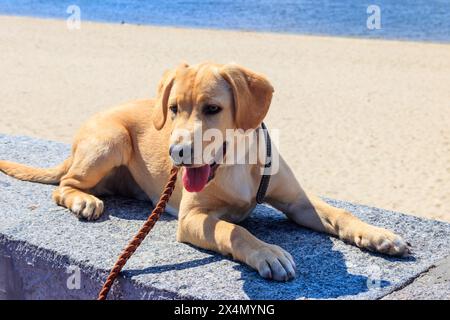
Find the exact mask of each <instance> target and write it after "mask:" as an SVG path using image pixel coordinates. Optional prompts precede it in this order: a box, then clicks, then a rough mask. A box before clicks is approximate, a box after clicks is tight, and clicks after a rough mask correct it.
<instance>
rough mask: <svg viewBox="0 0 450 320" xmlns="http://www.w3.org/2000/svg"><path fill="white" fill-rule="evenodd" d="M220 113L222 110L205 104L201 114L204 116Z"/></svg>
mask: <svg viewBox="0 0 450 320" xmlns="http://www.w3.org/2000/svg"><path fill="white" fill-rule="evenodd" d="M220 111H222V108H221V107H219V106H216V105H214V104H207V105H206V106H204V107H203V113H204V114H206V115H212V114H216V113H219V112H220Z"/></svg>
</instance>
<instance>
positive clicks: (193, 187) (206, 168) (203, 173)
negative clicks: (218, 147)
mask: <svg viewBox="0 0 450 320" xmlns="http://www.w3.org/2000/svg"><path fill="white" fill-rule="evenodd" d="M225 146H226V145H225V144H224V145H223V150H222V155H223V156H225V152H226V149H225ZM222 155H221V157H222ZM218 167H219V164H218V163H217V162H216V161H213V162H212V163H211V164H205V165H203V166H201V167H184V170H183V177H182V181H183V186H184V188H185V189H186V191H189V192H200V191H202V190H203V189H204V188H205V186H206V185H207V184H208V182H209V181H211V180H212V179H214V176H215V174H216V171H217V168H218Z"/></svg>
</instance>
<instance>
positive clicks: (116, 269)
mask: <svg viewBox="0 0 450 320" xmlns="http://www.w3.org/2000/svg"><path fill="white" fill-rule="evenodd" d="M177 174H178V168H177V167H173V168H172V170H171V171H170V177H169V181H168V182H167V184H166V186H165V187H164V191H163V192H162V194H161V197H160V198H159V201H158V203H157V204H156V207H155V209H153V211H152V213H151V214H150V215H149V216H148V218H147V221H145V223H144V225H143V226H142V227H141V229H139V231H138V233H137V234H136V235H135V236H134V238H133V239H132V240H131V241H130V242H129V243H128V245H127V246H126V248H125V249H124V250H123V251H122V253H121V255H120V256H119V258H118V259H117V261H116V263H115V264H114V266H113V268H112V269H111V271H110V273H109V276H108V278H107V279H106V281H105V284H104V285H103V287H102V290H101V291H100V293H99V294H98V298H97V300H106V296H107V295H108V292H109V290H110V289H111V286H112V285H113V283H114V280H116V278H117V277H118V276H119V273H120V271H121V270H122V268H123V266H124V265H125V263H127V261H128V259H130V257H131V256H132V255H133V253H134V252H135V251H136V249H137V248H138V247H139V245H140V244H141V242H142V241H143V240H144V239H145V237H146V236H147V235H148V233H149V232H150V230H152V229H153V226H154V225H155V223H156V221H158V219H159V217H160V216H161V214H162V213H163V212H164V209H165V208H166V204H167V202H169V198H170V196H171V195H172V192H173V190H174V189H175V183H176V181H177Z"/></svg>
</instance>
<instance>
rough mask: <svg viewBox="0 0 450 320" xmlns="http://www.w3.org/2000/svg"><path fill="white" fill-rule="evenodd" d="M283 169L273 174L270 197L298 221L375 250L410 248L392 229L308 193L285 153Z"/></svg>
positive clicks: (388, 251) (387, 251)
mask: <svg viewBox="0 0 450 320" xmlns="http://www.w3.org/2000/svg"><path fill="white" fill-rule="evenodd" d="M279 169H280V170H279V171H278V172H277V173H276V174H274V175H273V176H272V179H271V185H270V188H269V191H268V195H267V199H268V202H269V203H270V204H271V205H273V206H274V207H275V208H277V209H279V210H281V211H283V213H285V214H286V215H287V216H288V217H289V218H291V219H292V220H293V221H295V222H296V223H297V224H299V225H301V226H305V227H308V228H311V229H313V230H317V231H320V232H326V233H329V234H332V235H335V236H337V237H339V238H340V239H342V240H344V241H346V242H349V243H352V244H355V245H357V246H358V247H361V248H365V249H369V250H372V251H377V252H381V253H385V254H389V255H396V256H403V255H407V254H408V253H409V252H410V248H409V244H408V243H407V242H406V241H404V240H403V239H402V238H401V237H400V236H398V235H396V234H395V233H393V232H392V231H389V230H386V229H384V228H379V227H376V226H373V225H370V224H368V223H365V222H363V221H361V220H360V219H358V218H357V217H355V216H353V215H352V214H351V213H350V212H348V211H345V210H343V209H340V208H336V207H333V206H331V205H329V204H328V203H326V202H325V201H323V200H321V199H320V198H319V197H316V196H313V195H311V194H307V193H306V192H305V191H304V190H303V189H302V188H301V187H300V185H299V183H298V181H297V180H296V179H295V176H294V174H293V173H292V171H291V170H290V168H289V167H288V166H287V164H286V163H285V162H284V161H283V159H282V158H281V157H280V167H279Z"/></svg>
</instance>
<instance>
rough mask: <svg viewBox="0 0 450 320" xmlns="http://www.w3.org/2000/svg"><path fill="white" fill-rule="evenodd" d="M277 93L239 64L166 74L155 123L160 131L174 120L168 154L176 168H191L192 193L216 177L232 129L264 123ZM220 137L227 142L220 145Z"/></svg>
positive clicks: (186, 177)
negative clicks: (226, 139)
mask: <svg viewBox="0 0 450 320" xmlns="http://www.w3.org/2000/svg"><path fill="white" fill-rule="evenodd" d="M272 93H273V87H272V85H271V84H270V82H269V81H268V80H267V79H266V78H265V77H264V76H262V75H260V74H257V73H255V72H253V71H250V70H248V69H246V68H243V67H241V66H238V65H235V64H226V65H218V64H213V63H202V64H199V65H195V66H188V65H186V64H183V65H180V66H179V67H178V68H176V69H174V70H169V71H167V72H166V73H165V74H164V76H163V78H162V80H161V82H160V84H159V87H158V97H157V101H156V106H155V107H156V108H157V109H156V111H155V115H154V118H153V122H154V126H155V128H156V129H158V130H160V129H161V128H162V127H163V126H165V125H168V124H167V122H168V121H167V119H168V118H171V121H170V122H171V124H170V125H171V130H172V134H171V138H170V146H168V151H169V153H170V155H171V157H172V159H173V161H174V163H175V164H177V165H183V166H184V167H185V171H184V174H183V182H184V186H185V188H186V190H188V191H196V192H198V191H200V190H202V189H203V187H204V186H205V185H206V183H207V182H208V181H209V180H211V178H212V177H213V176H214V171H215V169H216V168H217V163H218V161H217V160H218V157H221V156H222V155H223V153H224V151H225V150H224V149H225V147H226V144H225V142H224V141H225V137H226V133H227V130H228V129H242V130H249V129H255V128H257V127H258V126H259V125H260V124H261V122H262V120H263V119H264V117H265V116H266V114H267V111H268V109H269V106H270V102H271V100H272ZM218 136H221V137H223V140H222V141H217V137H218ZM198 150H201V152H197V151H198ZM205 155H210V159H206V158H208V157H205Z"/></svg>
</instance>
